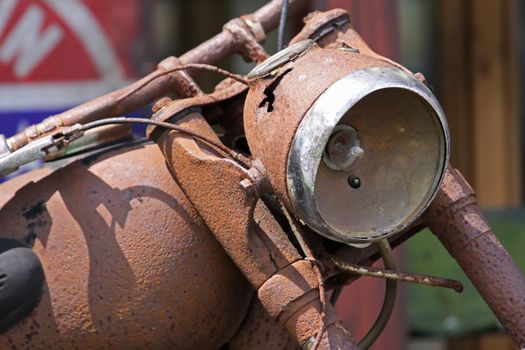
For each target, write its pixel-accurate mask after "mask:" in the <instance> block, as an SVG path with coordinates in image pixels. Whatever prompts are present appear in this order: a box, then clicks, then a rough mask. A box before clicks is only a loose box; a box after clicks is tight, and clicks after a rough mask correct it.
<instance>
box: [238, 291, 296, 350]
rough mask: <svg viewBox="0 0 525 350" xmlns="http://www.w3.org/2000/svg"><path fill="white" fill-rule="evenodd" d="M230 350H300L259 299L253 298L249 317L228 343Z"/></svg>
mask: <svg viewBox="0 0 525 350" xmlns="http://www.w3.org/2000/svg"><path fill="white" fill-rule="evenodd" d="M228 349H230V350H246V349H250V350H268V349H276V350H299V349H301V347H300V346H299V345H297V342H296V341H295V339H293V338H292V337H291V336H290V335H289V333H288V332H287V331H286V329H285V328H284V327H283V326H282V325H281V324H280V323H279V322H277V321H276V320H275V319H273V318H272V317H270V315H268V312H267V311H266V310H265V309H264V307H263V306H262V305H261V303H260V301H259V299H257V298H253V300H252V303H251V305H250V309H249V310H248V315H247V316H246V318H245V319H244V320H243V322H242V324H241V326H240V327H239V329H238V330H237V332H236V333H235V335H234V336H233V338H232V339H230V341H229V342H228Z"/></svg>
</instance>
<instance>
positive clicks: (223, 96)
mask: <svg viewBox="0 0 525 350" xmlns="http://www.w3.org/2000/svg"><path fill="white" fill-rule="evenodd" d="M246 90H247V87H246V85H244V84H242V83H239V82H237V81H232V80H230V79H226V80H225V81H223V83H222V84H221V87H219V88H217V89H215V91H214V92H212V93H210V94H206V95H199V96H194V97H190V98H185V99H180V100H175V101H168V100H166V99H161V100H160V101H162V103H161V104H159V105H157V104H155V106H154V107H155V108H154V111H155V110H156V109H157V107H158V109H157V110H156V111H155V115H154V117H153V119H155V120H157V121H171V122H174V120H173V117H174V116H176V117H178V118H181V117H183V116H185V115H188V114H190V113H193V112H196V111H199V112H201V113H202V114H203V115H204V116H205V117H206V119H207V120H210V119H217V118H216V116H215V115H214V113H216V109H217V107H218V106H221V104H223V103H225V102H228V101H230V100H233V99H235V98H238V97H239V96H240V95H242V94H243V93H244V92H245V91H246ZM221 116H222V117H224V113H221ZM221 119H227V118H221ZM156 129H157V128H156V127H154V126H151V127H148V130H147V136H148V137H149V138H155V137H156V136H155V135H156V131H155V130H156ZM215 138H216V136H215Z"/></svg>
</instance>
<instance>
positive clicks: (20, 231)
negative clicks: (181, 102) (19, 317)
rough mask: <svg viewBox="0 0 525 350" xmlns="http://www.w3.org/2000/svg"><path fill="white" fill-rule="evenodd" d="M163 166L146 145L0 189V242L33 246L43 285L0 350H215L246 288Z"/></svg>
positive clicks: (242, 304)
mask: <svg viewBox="0 0 525 350" xmlns="http://www.w3.org/2000/svg"><path fill="white" fill-rule="evenodd" d="M66 161H69V160H66ZM164 162H165V161H164V157H163V156H162V154H161V153H160V152H159V150H158V147H157V146H156V145H151V144H148V145H144V144H136V145H134V146H133V145H129V146H124V147H116V148H114V149H113V150H111V151H107V152H101V153H95V154H93V155H89V156H83V157H81V158H80V159H78V160H76V161H72V162H70V163H69V165H66V166H65V167H62V168H59V169H58V170H55V171H52V170H49V169H45V168H44V169H41V170H37V171H36V172H35V173H28V174H25V175H22V176H19V177H17V178H15V179H14V180H12V181H9V182H7V183H6V184H3V185H2V186H1V187H0V191H1V192H0V198H1V202H2V203H0V204H1V205H2V207H1V210H0V224H1V225H2V227H4V230H3V231H2V232H1V233H0V235H1V237H2V238H5V237H9V238H14V239H18V240H20V241H23V242H26V243H28V244H33V245H34V251H35V252H36V254H37V255H38V256H39V258H40V260H41V261H42V264H43V267H44V270H45V276H46V286H45V287H44V294H43V296H42V300H41V302H40V304H39V305H38V306H37V308H36V309H35V310H34V311H33V313H32V314H31V315H30V316H29V317H27V318H26V319H25V320H23V321H22V322H20V323H19V324H18V325H16V326H15V327H14V328H12V329H11V330H9V331H7V332H6V333H4V334H2V335H1V336H0V348H1V349H24V348H35V349H37V348H38V349H41V348H46V349H48V348H52V349H126V348H128V349H131V348H133V349H135V348H147V349H167V348H177V349H190V348H192V349H216V348H217V347H218V346H220V344H224V343H226V341H228V340H229V339H230V338H231V337H232V335H233V334H234V332H235V331H236V329H237V328H238V326H239V324H240V322H241V320H242V318H243V317H244V315H245V313H246V310H247V307H248V305H249V301H250V299H251V296H252V295H253V292H252V289H251V287H250V286H249V284H248V283H247V281H246V280H245V278H244V277H243V276H242V274H241V273H240V272H239V271H238V269H237V268H236V267H235V266H234V265H233V263H232V262H231V260H230V259H229V257H228V256H227V255H226V254H225V253H224V250H223V249H222V247H221V246H220V245H219V244H218V243H217V241H216V240H215V239H214V237H213V236H212V234H211V233H210V231H209V230H208V228H207V227H206V226H205V224H204V223H203V222H202V220H201V219H200V217H199V215H198V213H197V212H196V211H195V209H194V208H193V206H192V205H191V203H190V202H189V200H188V199H187V198H186V196H185V195H184V193H183V191H182V190H181V189H180V188H179V186H178V185H177V184H176V183H175V182H174V181H173V179H172V177H171V175H170V174H169V172H168V170H167V169H166V167H165V166H164ZM131 164H132V166H130V165H131ZM7 228H8V229H7ZM232 310H235V312H232Z"/></svg>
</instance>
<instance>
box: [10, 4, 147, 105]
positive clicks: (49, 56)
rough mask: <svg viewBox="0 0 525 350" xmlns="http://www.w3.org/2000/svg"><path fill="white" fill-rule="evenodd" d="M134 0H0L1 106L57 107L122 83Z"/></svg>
mask: <svg viewBox="0 0 525 350" xmlns="http://www.w3.org/2000/svg"><path fill="white" fill-rule="evenodd" d="M140 14H141V8H140V2H139V0H0V111H2V110H3V111H22V110H28V109H30V110H58V109H61V108H64V107H67V106H71V105H75V104H78V103H81V102H83V101H85V100H87V99H89V98H92V97H95V96H97V95H100V94H103V93H105V92H108V91H111V90H114V89H116V88H118V87H120V86H122V85H124V84H125V83H127V82H128V81H129V80H130V79H131V77H132V76H134V74H133V73H134V70H133V68H132V64H130V63H131V62H132V58H133V56H134V50H135V45H134V44H135V42H136V39H137V37H138V36H139V35H140V33H139V28H140V17H139V16H140Z"/></svg>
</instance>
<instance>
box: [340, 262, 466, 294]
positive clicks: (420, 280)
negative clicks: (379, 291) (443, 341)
mask: <svg viewBox="0 0 525 350" xmlns="http://www.w3.org/2000/svg"><path fill="white" fill-rule="evenodd" d="M332 261H333V262H334V264H335V265H336V266H337V267H338V268H339V269H341V270H343V271H345V272H350V273H354V274H356V275H361V276H369V277H377V278H385V279H390V280H396V281H401V282H408V283H416V284H423V285H426V286H431V287H443V288H450V289H453V290H455V291H456V292H458V293H461V292H463V284H461V282H459V281H456V280H452V279H448V278H441V277H434V276H426V275H418V274H408V273H403V272H398V271H393V270H388V269H380V268H377V267H372V266H370V267H365V266H360V265H355V264H349V263H342V262H340V261H337V260H335V259H332Z"/></svg>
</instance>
